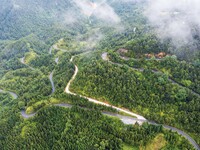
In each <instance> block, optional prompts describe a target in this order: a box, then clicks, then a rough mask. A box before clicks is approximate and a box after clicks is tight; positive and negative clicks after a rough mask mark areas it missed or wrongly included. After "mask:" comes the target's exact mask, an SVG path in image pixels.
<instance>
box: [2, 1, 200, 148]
mask: <svg viewBox="0 0 200 150" xmlns="http://www.w3.org/2000/svg"><path fill="white" fill-rule="evenodd" d="M0 3H1V5H0V149H2V150H11V149H14V150H15V149H16V150H18V149H19V150H23V149H24V150H26V149H37V150H40V149H41V150H43V149H47V150H48V149H56V150H57V149H62V150H64V149H71V150H74V149H83V150H88V149H91V150H94V149H95V150H104V149H105V150H107V149H113V150H118V149H124V150H130V149H131V150H132V149H134V150H151V149H157V150H159V149H162V150H174V149H177V150H178V149H180V150H182V149H188V150H193V149H195V148H194V147H193V146H194V144H193V143H191V141H188V140H187V139H186V138H185V137H183V136H181V135H180V134H178V133H176V132H173V131H172V130H166V129H165V128H164V126H162V125H170V126H172V127H175V128H178V129H180V130H182V131H181V132H185V133H187V134H189V135H190V136H191V137H192V138H193V139H194V141H196V142H197V143H198V144H200V138H199V137H200V133H199V131H200V121H199V120H200V114H199V110H200V108H199V107H200V96H199V95H200V72H199V71H200V63H199V62H200V61H199V58H200V53H199V51H198V50H196V51H190V48H191V45H192V47H193V48H194V47H195V48H196V49H199V44H200V40H199V41H198V36H197V35H194V36H195V39H197V40H196V41H195V42H194V43H188V44H187V45H183V46H180V47H176V46H175V45H174V44H173V41H172V39H164V40H161V39H160V38H159V37H158V35H157V28H156V27H154V26H152V24H151V23H150V22H149V21H148V19H147V18H146V17H145V16H144V14H143V11H144V10H145V8H146V7H147V3H146V1H145V0H142V1H140V2H139V1H137V0H136V1H135V0H134V1H132V0H126V1H124V0H115V1H113V0H108V1H101V0H92V1H89V0H85V1H80V0H72V1H69V0H56V1H46V0H35V1H30V0H28V1H27V0H14V1H13V0H0ZM105 12H106V13H105ZM197 33H198V32H197ZM105 52H106V54H107V55H106V57H107V59H108V60H107V61H105V60H103V59H102V57H101V55H102V54H103V53H104V54H105ZM159 53H165V54H166V56H165V57H162V58H157V55H158V54H159ZM148 56H152V57H150V58H149V57H148ZM72 58H74V59H72ZM75 65H77V67H78V74H77V75H76V76H74V73H75V71H76V67H75ZM73 77H74V80H73V81H72V79H73ZM71 81H72V83H71V84H70V87H69V89H70V91H72V92H73V93H76V94H72V93H71V94H70V93H66V91H65V89H66V86H67V85H68V83H69V82H71ZM81 95H82V96H81ZM85 96H87V97H90V98H94V99H96V100H98V101H102V102H105V103H106V104H110V105H114V106H117V107H118V108H122V109H124V110H130V111H131V112H134V113H137V114H140V115H143V116H144V117H145V118H146V119H147V120H148V121H149V123H148V121H146V122H144V123H143V124H140V123H137V122H136V123H135V124H129V125H126V124H124V123H123V121H122V120H120V119H119V118H118V117H116V116H107V115H105V114H104V112H107V113H113V114H116V115H119V114H120V115H123V116H126V117H130V115H128V114H126V113H122V112H119V111H118V110H116V109H115V108H114V107H106V106H104V105H98V104H96V103H93V102H90V101H89V100H88V99H87V98H86V97H85ZM63 106H70V107H69V108H68V107H67V108H66V107H63ZM29 115H30V116H31V117H29ZM132 117H133V116H132ZM136 119H137V118H136ZM150 122H156V123H157V125H155V124H150Z"/></svg>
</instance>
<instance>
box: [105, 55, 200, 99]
mask: <svg viewBox="0 0 200 150" xmlns="http://www.w3.org/2000/svg"><path fill="white" fill-rule="evenodd" d="M101 57H102V59H103V60H104V61H108V62H109V63H111V64H115V65H118V66H120V67H122V66H123V65H122V64H119V63H115V62H112V61H110V60H109V58H108V53H107V52H104V53H103V54H102V55H101ZM121 59H124V58H123V57H121ZM124 60H125V59H124ZM157 60H160V59H157ZM127 66H128V65H127ZM128 67H129V68H131V69H132V70H136V71H140V72H143V71H144V68H134V67H130V66H128ZM151 71H152V72H154V73H161V74H163V73H162V72H160V71H158V70H151ZM168 80H169V81H170V82H172V84H176V85H178V86H180V87H182V88H184V89H187V90H189V91H190V92H191V93H192V94H194V95H196V96H197V97H200V94H199V93H197V92H195V91H194V90H192V89H190V88H187V87H185V86H183V85H182V84H180V83H178V82H176V81H175V80H173V79H172V78H170V77H169V78H168Z"/></svg>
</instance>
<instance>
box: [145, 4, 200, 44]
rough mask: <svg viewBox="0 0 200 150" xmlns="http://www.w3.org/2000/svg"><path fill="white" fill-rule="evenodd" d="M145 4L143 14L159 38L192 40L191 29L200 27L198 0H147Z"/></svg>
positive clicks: (183, 41) (184, 41) (199, 5)
mask: <svg viewBox="0 0 200 150" xmlns="http://www.w3.org/2000/svg"><path fill="white" fill-rule="evenodd" d="M147 6H148V7H147V9H146V11H145V15H146V16H147V17H148V19H149V21H150V22H151V23H152V24H153V25H154V26H156V27H158V29H159V30H158V33H159V34H158V35H159V36H160V37H161V38H171V39H172V40H173V41H174V42H175V43H177V41H179V42H181V43H188V42H190V41H191V40H194V39H193V29H194V27H196V28H199V27H200V18H199V16H200V0H148V5H147ZM199 29H200V28H199Z"/></svg>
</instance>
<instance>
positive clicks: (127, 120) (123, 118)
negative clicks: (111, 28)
mask: <svg viewBox="0 0 200 150" xmlns="http://www.w3.org/2000/svg"><path fill="white" fill-rule="evenodd" d="M73 59H74V56H73V57H72V58H71V60H70V61H71V62H73ZM102 59H103V60H105V61H109V59H108V56H107V53H103V54H102ZM109 62H110V61H109ZM111 63H113V62H111ZM114 64H115V63H114ZM118 65H121V64H118ZM136 70H138V69H136ZM139 70H140V69H139ZM77 74H78V67H77V66H76V65H75V71H74V75H73V76H72V78H71V80H70V81H69V82H68V84H67V86H66V88H65V92H66V93H67V94H72V95H78V94H76V93H73V92H71V91H70V85H71V83H72V82H73V81H74V79H75V78H76V75H77ZM78 96H80V97H83V98H86V99H88V101H90V102H93V103H96V104H100V105H104V106H107V107H112V108H114V109H116V110H117V111H119V112H123V113H126V114H128V115H130V116H134V117H136V118H132V117H127V116H122V115H119V114H111V113H105V112H104V113H103V114H105V115H108V116H114V117H117V118H119V119H120V120H121V121H122V122H123V123H125V124H134V123H136V122H138V123H139V124H142V123H144V122H148V123H150V124H153V125H162V124H157V123H155V122H152V121H148V120H147V119H145V118H144V117H143V116H141V115H138V114H135V113H133V112H131V111H129V110H125V109H122V108H119V107H116V106H113V105H110V104H107V103H104V102H100V101H98V100H96V99H92V98H90V97H86V96H82V95H78ZM162 126H163V127H164V128H165V129H167V130H171V131H173V132H177V133H178V134H180V135H182V136H184V137H185V138H186V139H187V140H188V141H189V142H190V143H191V144H192V145H193V146H194V147H195V148H196V149H197V150H200V147H199V145H198V144H197V143H196V142H195V140H194V139H193V138H192V137H190V136H189V135H188V134H187V133H185V132H183V131H181V130H179V129H177V128H174V127H171V126H168V125H162Z"/></svg>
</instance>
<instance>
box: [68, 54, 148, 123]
mask: <svg viewBox="0 0 200 150" xmlns="http://www.w3.org/2000/svg"><path fill="white" fill-rule="evenodd" d="M73 59H74V57H72V58H71V59H70V61H71V62H73ZM77 74H78V67H77V66H76V65H75V71H74V75H73V76H72V78H71V80H70V81H69V82H68V84H67V86H66V88H65V92H66V93H67V94H72V95H78V94H76V93H73V92H71V91H70V85H71V83H72V82H73V81H74V79H75V78H76V75H77ZM78 96H80V97H83V98H85V99H88V101H90V102H93V103H96V104H99V105H104V106H107V107H112V108H114V109H116V110H117V111H120V112H123V113H126V114H129V115H131V116H134V117H136V118H138V119H140V120H146V119H145V118H144V117H143V116H141V115H138V114H135V113H133V112H131V111H129V110H125V109H122V108H119V107H116V106H113V105H110V104H107V103H105V102H101V101H98V100H96V99H93V98H90V97H86V96H82V95H78Z"/></svg>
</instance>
